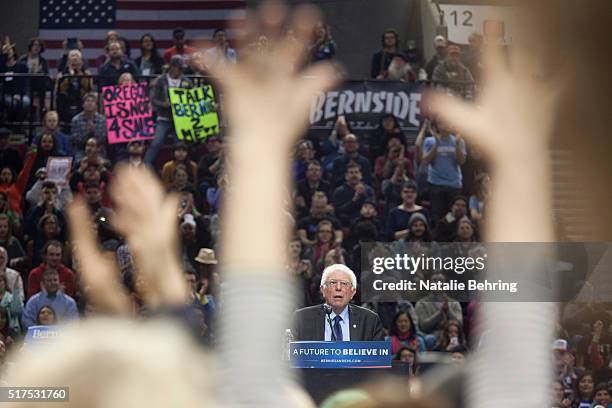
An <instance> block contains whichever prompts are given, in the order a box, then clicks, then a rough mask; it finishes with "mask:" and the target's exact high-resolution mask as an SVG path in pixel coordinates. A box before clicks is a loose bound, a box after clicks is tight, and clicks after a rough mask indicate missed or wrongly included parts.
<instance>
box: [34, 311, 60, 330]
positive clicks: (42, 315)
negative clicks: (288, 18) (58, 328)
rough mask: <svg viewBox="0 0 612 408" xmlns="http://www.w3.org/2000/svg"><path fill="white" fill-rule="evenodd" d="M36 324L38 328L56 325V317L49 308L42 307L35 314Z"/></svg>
mask: <svg viewBox="0 0 612 408" xmlns="http://www.w3.org/2000/svg"><path fill="white" fill-rule="evenodd" d="M36 324H37V325H39V326H52V325H54V324H57V315H56V314H55V310H53V308H52V307H51V306H43V307H41V308H40V310H39V311H38V313H37V314H36Z"/></svg>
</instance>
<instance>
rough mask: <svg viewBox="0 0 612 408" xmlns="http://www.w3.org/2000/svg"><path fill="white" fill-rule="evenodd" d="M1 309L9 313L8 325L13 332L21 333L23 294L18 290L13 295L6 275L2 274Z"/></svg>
mask: <svg viewBox="0 0 612 408" xmlns="http://www.w3.org/2000/svg"><path fill="white" fill-rule="evenodd" d="M0 307H3V308H6V310H7V311H8V324H9V327H10V328H11V330H12V331H14V332H15V333H19V331H20V325H19V319H20V318H21V312H22V311H23V297H22V292H20V291H19V290H16V291H15V293H11V291H10V289H9V283H8V279H7V278H6V275H5V274H0Z"/></svg>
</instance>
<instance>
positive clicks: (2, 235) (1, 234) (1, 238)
mask: <svg viewBox="0 0 612 408" xmlns="http://www.w3.org/2000/svg"><path fill="white" fill-rule="evenodd" d="M12 231H13V229H12V226H11V222H10V219H9V217H8V216H7V215H6V214H0V247H1V248H4V249H5V251H6V253H7V259H6V262H7V265H9V266H11V267H17V266H18V265H21V264H22V263H23V262H25V259H26V258H25V256H26V253H25V250H24V249H23V246H22V245H21V242H20V241H19V240H18V239H17V238H16V237H15V236H14V235H13V232H12Z"/></svg>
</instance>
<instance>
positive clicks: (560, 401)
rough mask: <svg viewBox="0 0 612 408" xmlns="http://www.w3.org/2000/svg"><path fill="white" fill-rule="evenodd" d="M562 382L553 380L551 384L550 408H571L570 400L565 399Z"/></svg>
mask: <svg viewBox="0 0 612 408" xmlns="http://www.w3.org/2000/svg"><path fill="white" fill-rule="evenodd" d="M565 392H566V390H565V388H564V387H563V382H561V381H559V380H554V381H553V382H552V408H571V407H572V400H571V399H570V398H567V395H566V394H565Z"/></svg>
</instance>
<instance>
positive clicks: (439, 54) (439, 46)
mask: <svg viewBox="0 0 612 408" xmlns="http://www.w3.org/2000/svg"><path fill="white" fill-rule="evenodd" d="M447 45H448V42H447V41H446V38H444V36H443V35H436V36H435V37H434V47H435V48H436V55H434V56H433V57H431V59H430V60H429V62H428V63H427V65H425V72H427V78H431V77H432V76H433V72H434V70H435V69H436V67H437V66H438V64H439V63H440V62H442V61H444V59H445V58H446V46H447Z"/></svg>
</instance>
